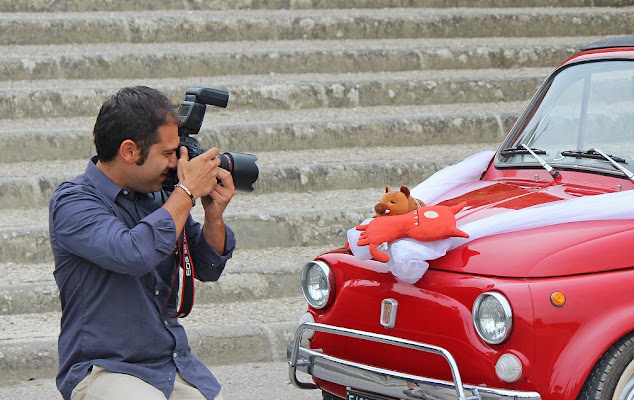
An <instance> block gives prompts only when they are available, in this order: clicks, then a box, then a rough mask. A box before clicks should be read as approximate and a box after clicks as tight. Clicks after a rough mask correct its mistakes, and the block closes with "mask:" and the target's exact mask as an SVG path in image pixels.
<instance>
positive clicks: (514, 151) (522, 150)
mask: <svg viewBox="0 0 634 400" xmlns="http://www.w3.org/2000/svg"><path fill="white" fill-rule="evenodd" d="M531 152H533V153H535V154H546V152H545V151H544V150H540V149H534V148H531V149H527V148H526V147H525V146H524V145H523V144H518V145H517V146H516V147H509V148H508V149H504V150H502V151H501V152H500V154H501V155H503V156H515V155H518V154H531Z"/></svg>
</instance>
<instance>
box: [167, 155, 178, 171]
mask: <svg viewBox="0 0 634 400" xmlns="http://www.w3.org/2000/svg"><path fill="white" fill-rule="evenodd" d="M177 165H178V157H176V152H173V153H172V154H171V155H170V158H169V164H168V165H167V166H168V167H170V168H176V166H177Z"/></svg>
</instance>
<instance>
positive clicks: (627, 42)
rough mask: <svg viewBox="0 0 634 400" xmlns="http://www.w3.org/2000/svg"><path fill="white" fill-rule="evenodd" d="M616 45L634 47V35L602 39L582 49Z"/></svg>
mask: <svg viewBox="0 0 634 400" xmlns="http://www.w3.org/2000/svg"><path fill="white" fill-rule="evenodd" d="M614 47H634V36H623V37H616V38H609V39H602V40H599V41H596V42H594V43H590V44H589V45H586V46H584V47H582V48H581V49H580V50H581V51H587V50H599V49H610V48H614Z"/></svg>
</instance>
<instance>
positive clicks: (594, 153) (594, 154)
mask: <svg viewBox="0 0 634 400" xmlns="http://www.w3.org/2000/svg"><path fill="white" fill-rule="evenodd" d="M561 155H562V156H564V157H575V158H593V159H595V160H607V161H610V158H611V159H612V160H614V161H616V162H617V163H621V164H627V162H626V161H625V159H623V158H621V157H617V156H613V155H612V154H605V153H603V152H602V151H601V150H598V149H590V150H585V151H583V150H566V151H562V152H561Z"/></svg>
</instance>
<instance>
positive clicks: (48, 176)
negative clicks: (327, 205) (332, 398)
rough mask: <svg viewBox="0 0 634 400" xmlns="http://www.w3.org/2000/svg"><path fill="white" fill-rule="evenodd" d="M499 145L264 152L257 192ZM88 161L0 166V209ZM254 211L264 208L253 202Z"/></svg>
mask: <svg viewBox="0 0 634 400" xmlns="http://www.w3.org/2000/svg"><path fill="white" fill-rule="evenodd" d="M497 145H498V144H497V143H465V144H461V145H431V146H424V147H418V146H416V147H372V148H367V147H366V148H349V149H345V148H344V149H322V150H320V151H314V150H297V151H287V152H284V151H283V152H260V153H258V157H259V160H258V162H257V165H258V167H259V170H260V175H259V179H258V180H257V182H256V183H255V184H254V188H255V191H254V193H252V194H245V195H244V196H240V198H244V199H251V198H256V201H257V196H253V195H272V196H275V194H276V193H280V192H291V193H306V192H315V191H323V190H345V189H348V190H350V189H364V188H372V187H374V188H380V187H384V186H385V185H399V186H400V185H401V184H417V183H419V182H421V181H422V180H423V179H425V178H426V177H428V176H429V175H431V174H432V173H434V172H436V171H438V170H439V169H440V168H444V167H446V166H448V165H451V164H453V163H456V162H458V161H460V160H463V159H464V158H466V157H467V156H469V155H471V154H473V153H476V152H478V151H481V150H491V149H495V148H497ZM87 162H88V161H86V160H70V161H63V160H62V161H39V162H21V163H10V164H3V165H2V175H1V176H0V209H5V210H6V209H13V208H16V206H19V207H26V208H30V207H45V206H46V205H47V204H48V201H49V199H50V197H51V195H52V193H53V191H54V190H55V188H56V187H57V186H58V185H59V184H60V183H62V182H63V181H64V180H70V179H72V178H74V177H75V176H77V175H79V174H81V173H83V172H84V170H85V167H86V165H87ZM253 207H254V208H253V209H252V210H257V209H261V206H259V205H257V204H253Z"/></svg>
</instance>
